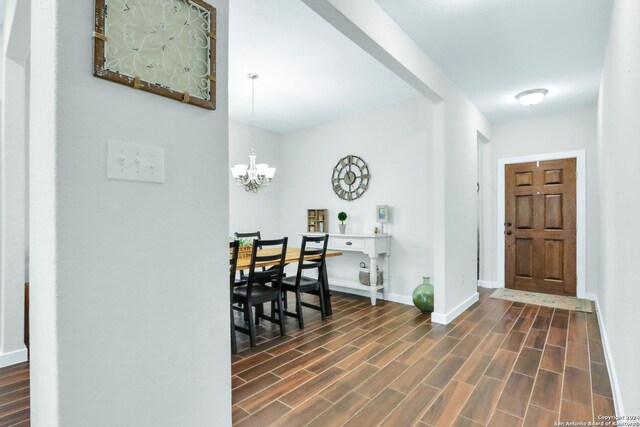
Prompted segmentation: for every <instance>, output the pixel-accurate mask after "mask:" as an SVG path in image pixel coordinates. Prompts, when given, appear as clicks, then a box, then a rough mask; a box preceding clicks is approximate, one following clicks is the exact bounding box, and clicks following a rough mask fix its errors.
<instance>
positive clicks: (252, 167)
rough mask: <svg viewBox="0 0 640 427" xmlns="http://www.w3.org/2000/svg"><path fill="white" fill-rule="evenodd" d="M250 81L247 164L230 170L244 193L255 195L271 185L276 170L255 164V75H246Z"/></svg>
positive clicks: (256, 76)
mask: <svg viewBox="0 0 640 427" xmlns="http://www.w3.org/2000/svg"><path fill="white" fill-rule="evenodd" d="M247 77H249V78H250V79H251V151H250V152H249V164H248V165H244V164H240V165H235V166H234V167H232V168H231V174H232V175H233V179H234V180H235V182H236V184H238V185H240V186H242V187H244V189H245V190H246V191H253V192H254V193H257V192H258V190H259V189H260V187H262V186H263V185H269V184H271V180H272V179H273V175H275V173H276V168H270V167H269V165H268V164H266V163H258V164H256V152H255V145H254V141H255V136H254V131H255V82H256V79H257V78H258V75H257V74H254V73H251V74H249V75H247Z"/></svg>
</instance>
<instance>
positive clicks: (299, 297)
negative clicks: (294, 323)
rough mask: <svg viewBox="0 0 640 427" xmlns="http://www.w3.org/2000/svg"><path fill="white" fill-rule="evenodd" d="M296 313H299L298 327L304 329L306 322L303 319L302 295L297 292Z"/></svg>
mask: <svg viewBox="0 0 640 427" xmlns="http://www.w3.org/2000/svg"><path fill="white" fill-rule="evenodd" d="M296 312H297V313H298V327H299V328H300V329H304V320H303V319H302V293H301V292H300V291H299V290H296Z"/></svg>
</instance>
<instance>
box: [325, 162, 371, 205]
mask: <svg viewBox="0 0 640 427" xmlns="http://www.w3.org/2000/svg"><path fill="white" fill-rule="evenodd" d="M331 185H332V186H333V191H335V193H336V194H337V195H338V197H340V198H341V199H343V200H349V201H351V200H355V199H358V198H360V197H362V195H363V194H364V192H365V191H367V188H369V167H368V166H367V163H366V162H365V161H364V160H362V158H360V157H358V156H353V155H349V156H345V157H343V158H341V159H340V160H339V161H338V164H336V166H335V167H334V168H333V175H332V176H331Z"/></svg>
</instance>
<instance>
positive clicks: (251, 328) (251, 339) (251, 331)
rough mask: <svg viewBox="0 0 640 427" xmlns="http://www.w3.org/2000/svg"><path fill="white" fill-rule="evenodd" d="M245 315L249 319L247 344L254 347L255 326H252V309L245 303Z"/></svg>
mask: <svg viewBox="0 0 640 427" xmlns="http://www.w3.org/2000/svg"><path fill="white" fill-rule="evenodd" d="M245 307H246V314H247V316H248V317H249V343H250V344H251V347H255V346H256V326H255V325H254V324H253V307H252V306H251V304H249V303H248V302H247V304H245Z"/></svg>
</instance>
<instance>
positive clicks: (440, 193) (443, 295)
mask: <svg viewBox="0 0 640 427" xmlns="http://www.w3.org/2000/svg"><path fill="white" fill-rule="evenodd" d="M303 1H304V3H305V4H306V5H308V6H309V7H311V8H312V9H313V10H315V11H316V12H317V13H318V14H320V15H321V16H322V17H324V18H325V19H326V20H327V21H328V22H329V23H331V24H332V25H333V26H334V27H335V28H337V29H338V30H339V31H341V32H342V33H343V34H345V35H346V36H347V37H349V38H350V39H351V40H352V41H353V42H354V43H356V44H357V45H358V46H360V47H361V48H362V49H364V50H365V51H366V52H368V53H369V54H371V55H372V56H373V57H374V58H376V59H377V60H379V61H380V62H381V63H382V64H384V65H385V66H386V67H388V68H389V69H390V70H392V71H393V72H395V73H396V74H397V75H398V76H399V77H400V78H402V79H404V80H405V81H406V82H407V83H409V84H410V85H412V86H413V87H414V88H415V89H417V90H418V91H419V92H420V93H422V94H423V95H424V96H425V97H427V98H428V99H430V100H431V101H433V102H434V103H435V106H434V109H433V112H434V113H433V117H434V119H433V142H434V144H433V158H432V159H431V164H430V165H429V167H431V168H432V171H433V198H432V204H433V206H434V214H433V244H434V257H433V259H434V266H433V271H434V274H433V275H434V282H435V289H436V293H435V311H434V313H433V315H432V319H434V321H436V322H441V323H448V322H450V321H451V320H452V319H453V318H455V317H456V315H457V314H458V313H460V312H461V311H462V310H464V308H466V307H468V306H469V305H471V304H472V303H473V302H474V301H475V300H477V298H478V294H477V290H476V280H475V277H476V249H475V248H476V242H477V195H476V181H477V144H478V140H479V139H480V138H482V139H485V140H487V139H490V134H489V132H490V129H489V123H488V122H487V120H486V119H485V117H484V116H483V115H482V114H481V113H480V112H479V111H478V109H477V108H476V107H475V106H474V105H473V103H471V101H470V100H469V99H468V98H467V97H466V96H465V95H464V93H462V92H461V91H460V89H458V88H457V87H456V85H455V84H453V82H451V80H450V79H449V78H448V77H447V75H446V74H445V73H444V72H443V71H442V70H441V69H440V68H439V67H438V66H437V65H436V64H435V63H434V62H433V61H432V60H431V59H430V58H429V57H427V56H426V55H425V53H424V52H423V51H422V50H421V49H420V48H419V47H418V46H417V45H416V44H415V42H413V40H411V38H409V36H407V34H406V33H405V32H404V31H402V29H401V28H400V27H399V26H398V24H397V23H396V22H395V21H394V20H393V19H392V18H391V17H390V16H389V15H388V14H387V13H386V12H385V11H384V10H383V9H382V8H381V7H380V5H378V4H377V3H376V2H375V0H361V1H358V2H354V1H351V0H303ZM445 165H446V167H445Z"/></svg>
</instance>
